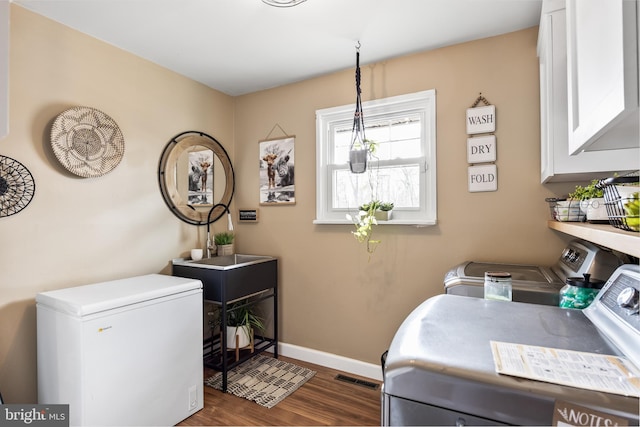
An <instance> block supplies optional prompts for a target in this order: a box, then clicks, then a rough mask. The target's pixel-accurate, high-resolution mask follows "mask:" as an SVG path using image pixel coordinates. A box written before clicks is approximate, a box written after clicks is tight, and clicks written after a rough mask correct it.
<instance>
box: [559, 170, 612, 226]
mask: <svg viewBox="0 0 640 427" xmlns="http://www.w3.org/2000/svg"><path fill="white" fill-rule="evenodd" d="M598 183H599V181H598V180H597V179H594V180H593V181H591V183H590V184H589V185H587V186H586V187H582V186H580V185H577V186H576V188H575V190H574V191H573V192H572V193H570V194H569V197H570V199H571V200H577V201H579V202H580V209H581V211H582V212H583V213H584V214H585V215H586V219H587V221H589V222H608V220H609V216H608V215H607V209H606V207H605V204H604V194H603V192H602V190H601V189H600V188H598V187H597V184H598Z"/></svg>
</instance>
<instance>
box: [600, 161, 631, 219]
mask: <svg viewBox="0 0 640 427" xmlns="http://www.w3.org/2000/svg"><path fill="white" fill-rule="evenodd" d="M639 182H640V174H639V173H638V172H634V173H632V174H629V175H626V176H616V177H612V178H607V179H603V180H601V181H600V182H599V183H598V184H597V187H598V188H601V189H602V191H603V192H604V204H605V206H606V209H607V215H608V216H609V224H611V225H613V226H614V227H616V228H620V229H622V230H627V231H640V227H639V225H638V219H639V216H640V214H639V213H638V203H639V201H638V191H639V190H640V185H639Z"/></svg>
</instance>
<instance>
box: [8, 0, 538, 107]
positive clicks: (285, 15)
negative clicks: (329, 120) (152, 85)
mask: <svg viewBox="0 0 640 427" xmlns="http://www.w3.org/2000/svg"><path fill="white" fill-rule="evenodd" d="M11 1H12V2H13V3H15V4H18V5H20V6H22V7H24V8H26V9H29V10H31V11H34V12H36V13H38V14H41V15H44V16H46V17H48V18H51V19H53V20H55V21H58V22H60V23H62V24H64V25H67V26H69V27H72V28H75V29H77V30H78V31H81V32H83V33H87V34H89V35H91V36H93V37H96V38H98V39H100V40H103V41H105V42H107V43H110V44H112V45H115V46H118V47H120V48H122V49H124V50H126V51H129V52H131V53H133V54H135V55H138V56H140V57H143V58H146V59H148V60H150V61H152V62H154V63H157V64H159V65H162V66H163V67H166V68H168V69H170V70H173V71H175V72H177V73H179V74H182V75H184V76H187V77H189V78H191V79H193V80H196V81H198V82H201V83H203V84H205V85H207V86H209V87H212V88H214V89H217V90H219V91H221V92H224V93H226V94H229V95H242V94H245V93H250V92H255V91H259V90H263V89H267V88H271V87H277V86H280V85H284V84H288V83H292V82H296V81H301V80H305V79H308V78H311V77H315V76H319V75H323V74H327V73H331V72H335V71H339V70H344V69H349V68H354V67H355V55H356V54H355V52H356V45H357V42H358V41H359V42H360V44H361V47H360V62H361V65H366V64H367V63H373V62H378V61H383V60H386V59H389V58H393V57H396V56H401V55H405V54H409V53H413V52H420V51H424V50H430V49H434V48H438V47H442V46H447V45H452V44H456V43H461V42H465V41H469V40H475V39H480V38H485V37H489V36H493V35H498V34H504V33H508V32H511V31H516V30H519V29H523V28H529V27H532V26H535V25H538V22H539V19H540V10H541V6H542V0H307V1H306V2H304V3H302V4H300V5H298V6H295V7H292V8H277V7H272V6H268V5H266V4H264V3H263V2H262V1H261V0H11Z"/></svg>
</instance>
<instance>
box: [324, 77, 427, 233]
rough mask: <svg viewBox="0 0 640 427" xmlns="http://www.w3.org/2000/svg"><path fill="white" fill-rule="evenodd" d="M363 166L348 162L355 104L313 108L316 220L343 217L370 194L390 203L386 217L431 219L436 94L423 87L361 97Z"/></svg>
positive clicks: (406, 220)
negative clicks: (366, 146) (367, 145)
mask: <svg viewBox="0 0 640 427" xmlns="http://www.w3.org/2000/svg"><path fill="white" fill-rule="evenodd" d="M362 108H363V114H364V124H365V134H366V138H367V139H369V140H372V141H374V142H375V144H376V150H375V152H374V153H373V154H372V156H371V157H370V158H369V162H368V166H367V171H366V172H364V173H361V174H354V173H352V172H351V170H350V168H349V163H348V161H349V149H350V146H351V137H352V128H353V115H354V111H355V105H353V104H352V105H345V106H341V107H333V108H326V109H322V110H317V111H316V220H315V221H314V222H315V223H316V224H342V223H349V222H350V221H348V220H347V217H346V216H347V214H350V215H352V216H353V215H354V214H357V212H358V207H359V206H360V205H362V204H364V203H368V202H369V201H371V200H380V201H382V202H392V203H393V204H394V208H393V215H392V219H391V220H390V221H389V222H390V223H395V224H414V225H432V224H435V223H436V94H435V90H427V91H423V92H417V93H413V94H408V95H400V96H394V97H391V98H385V99H378V100H374V101H367V102H363V103H362Z"/></svg>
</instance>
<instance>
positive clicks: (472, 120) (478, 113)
mask: <svg viewBox="0 0 640 427" xmlns="http://www.w3.org/2000/svg"><path fill="white" fill-rule="evenodd" d="M495 131H496V106H495V105H485V106H484V107H472V108H468V109H467V134H468V135H475V134H477V133H491V132H495Z"/></svg>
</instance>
